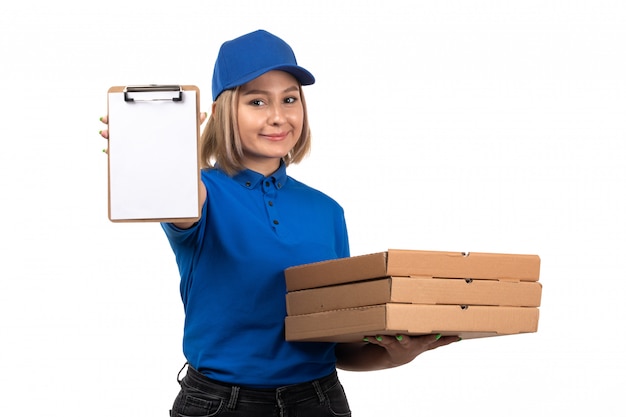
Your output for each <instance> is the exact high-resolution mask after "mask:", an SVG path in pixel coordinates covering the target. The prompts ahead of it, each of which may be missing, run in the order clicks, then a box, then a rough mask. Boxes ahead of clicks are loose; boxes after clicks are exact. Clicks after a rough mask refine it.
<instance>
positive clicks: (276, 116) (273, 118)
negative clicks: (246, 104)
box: [268, 103, 285, 126]
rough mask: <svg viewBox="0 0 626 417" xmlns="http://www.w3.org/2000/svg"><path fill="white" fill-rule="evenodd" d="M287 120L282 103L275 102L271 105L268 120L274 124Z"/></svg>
mask: <svg viewBox="0 0 626 417" xmlns="http://www.w3.org/2000/svg"><path fill="white" fill-rule="evenodd" d="M284 121H285V113H284V109H283V108H282V106H281V105H280V103H274V104H272V105H271V106H269V115H268V122H269V124H271V125H273V126H277V125H280V124H282V123H284Z"/></svg>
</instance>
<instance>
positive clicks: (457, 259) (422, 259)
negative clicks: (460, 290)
mask: <svg viewBox="0 0 626 417" xmlns="http://www.w3.org/2000/svg"><path fill="white" fill-rule="evenodd" d="M539 267H540V259H539V257H538V256H536V255H512V254H495V253H480V252H472V253H462V252H439V251H419V250H400V249H389V250H388V251H387V252H379V253H374V254H370V255H362V256H354V257H350V258H343V259H336V260H331V261H325V262H317V263H313V264H307V265H299V266H294V267H291V268H288V269H286V270H285V281H286V284H287V290H288V291H296V290H302V289H307V288H317V287H324V286H329V285H335V284H342V283H348V282H354V281H363V280H368V279H372V278H383V277H388V276H394V277H395V276H403V277H409V276H416V277H420V276H421V277H439V278H474V279H500V280H503V279H508V280H514V281H538V280H539Z"/></svg>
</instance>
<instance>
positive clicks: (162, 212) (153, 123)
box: [108, 85, 200, 222]
mask: <svg viewBox="0 0 626 417" xmlns="http://www.w3.org/2000/svg"><path fill="white" fill-rule="evenodd" d="M198 109H199V90H198V88H197V87H195V86H160V85H148V86H137V87H111V88H110V89H109V92H108V118H109V126H108V129H109V150H108V157H109V219H110V220H111V221H113V222H116V221H172V222H173V221H180V220H185V221H189V220H196V219H198V218H199V217H200V207H199V200H200V197H199V175H200V174H199V163H198V137H199V120H198Z"/></svg>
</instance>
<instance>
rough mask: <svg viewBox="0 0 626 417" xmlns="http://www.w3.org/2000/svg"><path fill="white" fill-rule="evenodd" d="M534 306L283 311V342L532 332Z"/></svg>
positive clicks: (395, 306) (536, 314)
mask: <svg viewBox="0 0 626 417" xmlns="http://www.w3.org/2000/svg"><path fill="white" fill-rule="evenodd" d="M538 320H539V309H538V308H534V307H494V306H469V307H468V306H455V305H424V304H395V303H387V304H383V305H377V306H370V307H359V308H351V309H343V310H333V311H325V312H321V313H313V314H305V315H300V316H288V317H287V318H286V319H285V338H286V340H288V341H314V342H360V341H362V340H363V337H365V336H376V335H397V334H408V335H423V334H432V333H441V334H442V335H455V336H460V337H462V338H463V339H471V338H477V337H487V336H498V335H505V334H518V333H529V332H536V331H537V325H538Z"/></svg>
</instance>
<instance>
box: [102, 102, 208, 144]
mask: <svg viewBox="0 0 626 417" xmlns="http://www.w3.org/2000/svg"><path fill="white" fill-rule="evenodd" d="M207 118H208V114H207V112H202V113H200V124H202V123H204V122H205V121H206V119H207ZM100 121H101V122H102V123H104V124H105V125H107V126H108V125H109V116H102V117H101V118H100ZM100 136H102V137H103V138H105V139H109V129H103V130H101V131H100ZM108 152H109V146H108V145H107V147H106V149H104V153H108Z"/></svg>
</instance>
